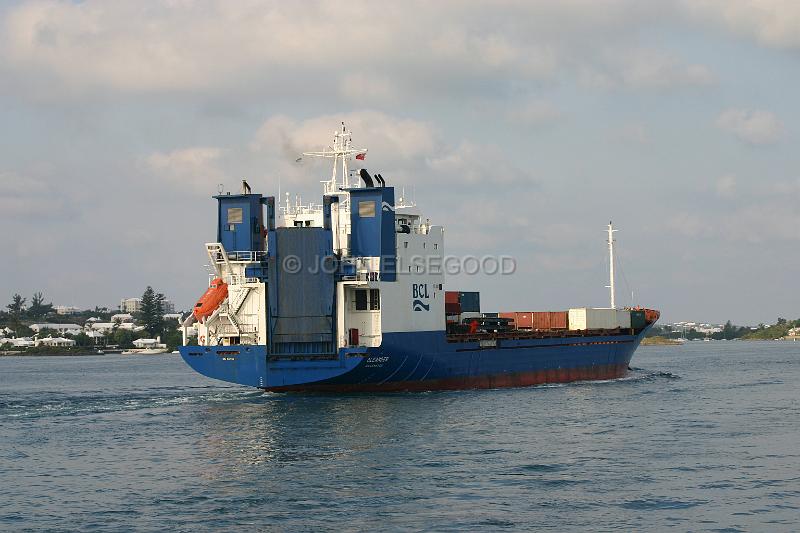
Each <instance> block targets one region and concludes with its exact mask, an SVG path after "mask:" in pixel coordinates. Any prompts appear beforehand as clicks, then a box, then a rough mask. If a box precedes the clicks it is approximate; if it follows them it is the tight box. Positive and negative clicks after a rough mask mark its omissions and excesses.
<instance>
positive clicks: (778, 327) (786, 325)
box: [647, 318, 800, 341]
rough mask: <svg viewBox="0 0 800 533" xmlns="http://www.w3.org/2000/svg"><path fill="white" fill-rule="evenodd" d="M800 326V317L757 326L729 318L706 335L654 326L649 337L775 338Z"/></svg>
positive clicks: (694, 331)
mask: <svg viewBox="0 0 800 533" xmlns="http://www.w3.org/2000/svg"><path fill="white" fill-rule="evenodd" d="M796 327H800V319H798V320H794V321H790V320H786V319H785V318H778V320H777V321H776V322H775V324H773V325H771V326H765V325H764V324H759V325H758V327H757V328H749V327H743V326H737V325H734V324H733V323H731V321H730V320H728V321H727V322H726V323H725V325H724V326H723V327H722V331H719V332H717V333H712V334H710V335H706V334H704V333H700V332H699V331H697V330H695V329H694V328H692V329H688V330H684V329H681V328H674V327H671V326H660V325H657V326H654V327H653V328H652V329H651V330H650V331H649V332H648V333H647V337H648V338H652V337H662V338H664V339H686V340H690V341H693V340H699V339H706V338H708V339H713V340H734V339H742V340H773V339H780V338H781V337H785V336H787V335H788V333H789V330H790V329H792V328H796Z"/></svg>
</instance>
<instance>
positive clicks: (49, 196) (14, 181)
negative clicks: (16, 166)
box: [0, 172, 66, 221]
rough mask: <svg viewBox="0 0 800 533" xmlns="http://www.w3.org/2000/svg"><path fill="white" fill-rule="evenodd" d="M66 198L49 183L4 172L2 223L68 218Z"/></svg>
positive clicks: (0, 188)
mask: <svg viewBox="0 0 800 533" xmlns="http://www.w3.org/2000/svg"><path fill="white" fill-rule="evenodd" d="M65 208H66V198H65V197H64V195H62V194H59V193H58V192H57V191H56V190H55V189H54V188H52V187H50V186H48V184H47V183H46V182H45V181H42V180H40V179H36V178H33V177H31V176H28V175H20V174H17V173H15V172H0V220H6V221H19V220H21V219H24V218H26V217H36V219H37V220H41V219H42V218H46V219H52V218H57V217H59V216H61V215H63V214H64V211H65Z"/></svg>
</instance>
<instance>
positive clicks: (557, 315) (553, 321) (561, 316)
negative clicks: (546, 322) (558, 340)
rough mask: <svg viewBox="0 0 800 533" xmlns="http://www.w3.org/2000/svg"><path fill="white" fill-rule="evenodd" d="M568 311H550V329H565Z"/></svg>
mask: <svg viewBox="0 0 800 533" xmlns="http://www.w3.org/2000/svg"><path fill="white" fill-rule="evenodd" d="M568 316H569V311H550V329H567V318H568Z"/></svg>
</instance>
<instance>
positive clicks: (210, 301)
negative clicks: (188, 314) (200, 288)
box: [192, 278, 228, 322]
mask: <svg viewBox="0 0 800 533" xmlns="http://www.w3.org/2000/svg"><path fill="white" fill-rule="evenodd" d="M227 297H228V284H227V283H225V282H224V281H222V278H216V279H214V280H212V281H211V285H210V286H209V287H208V290H207V291H206V292H205V293H204V294H203V295H202V296H201V297H200V299H199V300H197V303H196V304H195V305H194V311H193V312H192V314H194V317H195V318H196V319H197V321H198V322H202V321H203V319H205V318H206V317H208V316H211V314H212V313H214V311H215V310H216V308H217V307H219V304H221V303H222V301H223V300H225V298H227Z"/></svg>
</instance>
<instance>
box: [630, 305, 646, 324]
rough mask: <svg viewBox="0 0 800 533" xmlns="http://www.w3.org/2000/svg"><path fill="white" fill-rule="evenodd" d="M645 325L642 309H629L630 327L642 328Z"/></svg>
mask: <svg viewBox="0 0 800 533" xmlns="http://www.w3.org/2000/svg"><path fill="white" fill-rule="evenodd" d="M646 325H647V319H646V318H645V312H644V310H639V309H633V310H631V327H632V328H633V329H642V328H643V327H645V326H646Z"/></svg>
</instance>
